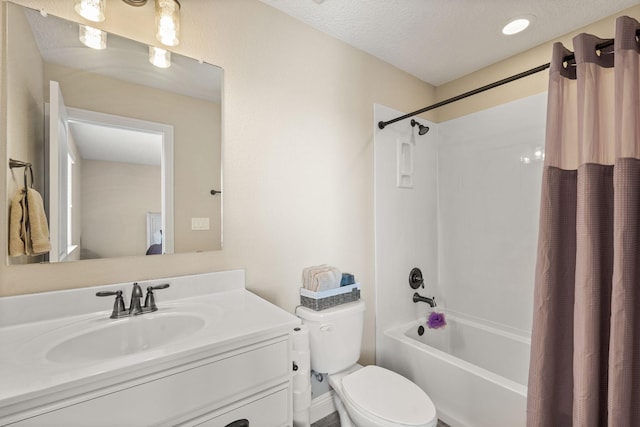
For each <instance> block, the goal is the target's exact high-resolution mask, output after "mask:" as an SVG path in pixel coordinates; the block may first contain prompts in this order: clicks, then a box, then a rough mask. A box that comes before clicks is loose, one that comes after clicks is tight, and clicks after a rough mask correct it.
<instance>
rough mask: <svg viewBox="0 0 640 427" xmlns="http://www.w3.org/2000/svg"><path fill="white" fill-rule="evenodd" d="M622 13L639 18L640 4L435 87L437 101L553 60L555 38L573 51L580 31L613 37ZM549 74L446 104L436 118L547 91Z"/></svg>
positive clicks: (445, 119) (454, 115)
mask: <svg viewBox="0 0 640 427" xmlns="http://www.w3.org/2000/svg"><path fill="white" fill-rule="evenodd" d="M622 15H628V16H632V17H634V18H636V19H640V5H637V6H634V7H631V8H629V9H626V10H623V11H622V12H620V13H618V14H616V15H614V16H610V17H608V18H606V19H603V20H600V21H597V22H595V23H593V24H591V25H588V26H586V27H583V28H580V29H578V30H576V31H573V32H571V33H569V34H566V35H564V36H562V37H559V38H557V39H555V40H552V41H550V42H548V43H545V44H542V45H540V46H537V47H535V48H533V49H530V50H528V51H526V52H523V53H521V54H519V55H515V56H513V57H511V58H508V59H506V60H504V61H501V62H497V63H495V64H493V65H490V66H489V67H486V68H483V69H481V70H479V71H477V72H475V73H471V74H468V75H466V76H464V77H461V78H459V79H457V80H454V81H452V82H449V83H447V84H444V85H442V86H438V87H437V89H436V96H437V99H438V101H442V100H445V99H448V98H451V97H453V96H456V95H459V94H462V93H465V92H468V91H470V90H473V89H476V88H478V87H481V86H484V85H487V84H490V83H493V82H495V81H498V80H501V79H504V78H507V77H509V76H512V75H515V74H518V73H521V72H523V71H526V70H530V69H532V68H535V67H537V66H539V65H542V64H546V63H548V62H549V61H550V59H551V49H552V46H553V43H554V42H556V41H559V42H562V43H563V44H564V45H565V46H567V47H568V48H569V49H571V50H573V43H572V39H573V37H575V36H576V35H578V34H580V33H591V34H595V35H597V36H598V37H600V38H603V39H606V38H613V37H614V35H615V34H614V32H615V18H616V17H618V16H622ZM525 34H526V33H523V36H524V35H525ZM548 77H549V73H548V71H546V70H545V71H542V72H540V73H537V74H534V75H532V76H529V77H525V78H523V79H520V80H517V81H515V82H512V83H507V84H506V85H503V86H500V87H498V88H495V89H490V90H488V91H487V92H484V93H482V94H479V95H474V96H472V97H470V98H467V99H464V100H462V101H458V102H456V103H453V104H450V105H447V106H444V107H442V108H439V109H438V110H437V114H436V119H437V121H438V122H444V121H447V120H451V119H454V118H456V117H461V116H465V115H467V114H471V113H473V112H476V111H481V110H484V109H487V108H490V107H493V106H496V105H500V104H504V103H507V102H510V101H514V100H516V99H520V98H524V97H527V96H530V95H535V94H537V93H540V92H545V91H546V90H547V89H548V88H547V86H548V82H549V79H548Z"/></svg>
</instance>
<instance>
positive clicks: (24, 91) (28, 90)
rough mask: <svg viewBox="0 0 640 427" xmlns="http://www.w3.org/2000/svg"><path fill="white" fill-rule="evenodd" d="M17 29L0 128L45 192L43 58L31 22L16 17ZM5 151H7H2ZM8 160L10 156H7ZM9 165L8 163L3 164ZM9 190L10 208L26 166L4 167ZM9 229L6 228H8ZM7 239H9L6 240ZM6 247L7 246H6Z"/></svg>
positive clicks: (13, 152)
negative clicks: (10, 82) (4, 115)
mask: <svg viewBox="0 0 640 427" xmlns="http://www.w3.org/2000/svg"><path fill="white" fill-rule="evenodd" d="M10 25H12V26H13V27H15V29H16V31H19V32H23V33H24V34H26V35H27V36H26V37H24V38H22V39H20V40H15V41H13V40H12V41H11V44H10V45H9V46H8V48H7V49H8V50H9V51H10V52H11V55H12V56H13V57H14V58H16V61H14V62H12V63H11V64H7V67H6V72H7V74H8V75H11V78H12V79H14V81H15V82H16V84H15V85H12V86H11V87H7V91H6V94H5V96H6V102H7V105H8V106H10V108H8V109H7V114H8V116H9V117H8V120H7V122H6V123H5V126H1V127H0V128H2V129H6V130H7V136H6V144H7V150H6V151H7V157H8V158H12V159H16V160H22V161H23V162H29V163H31V164H33V170H34V172H35V174H34V180H35V183H34V188H35V189H36V190H38V191H39V192H41V193H42V190H43V189H42V184H43V177H42V176H41V175H42V174H40V175H39V174H38V173H37V172H38V171H42V170H43V167H44V163H43V162H44V158H43V155H42V146H43V145H42V143H43V135H42V122H43V121H44V107H43V105H44V104H43V99H42V60H41V59H40V55H39V53H38V47H37V46H36V43H35V40H34V39H33V38H32V37H31V36H30V34H31V32H30V31H29V28H30V27H29V23H28V22H27V21H26V19H16V20H15V21H12V22H11V23H10ZM3 151H4V150H3ZM7 161H8V159H7ZM4 164H5V165H7V162H5V163H4ZM5 171H6V175H5V176H6V179H7V186H3V187H2V188H7V189H8V191H7V193H6V194H5V197H4V198H3V199H4V200H7V201H8V202H9V203H7V204H6V207H7V209H8V207H9V205H10V200H11V198H12V197H13V195H14V194H15V193H16V192H17V191H18V190H19V189H20V188H22V187H23V186H24V168H16V169H9V168H8V167H7V169H5ZM7 214H8V211H7ZM6 229H8V228H5V230H6ZM5 241H6V239H5ZM5 247H6V245H5ZM42 259H43V257H26V256H20V257H12V258H10V261H9V262H10V263H11V264H16V265H17V264H27V263H35V262H39V261H41V260H42Z"/></svg>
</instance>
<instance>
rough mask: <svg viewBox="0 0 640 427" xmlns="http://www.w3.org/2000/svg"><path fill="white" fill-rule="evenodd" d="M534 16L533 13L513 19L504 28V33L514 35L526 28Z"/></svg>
mask: <svg viewBox="0 0 640 427" xmlns="http://www.w3.org/2000/svg"><path fill="white" fill-rule="evenodd" d="M533 19H534V17H533V16H531V15H526V16H519V17H517V18H514V19H512V20H511V21H510V22H509V23H508V24H507V25H505V26H504V27H503V28H502V34H504V35H505V36H512V35H514V34H518V33H520V32H522V31H524V30H526V29H527V28H528V27H529V25H530V24H531V22H533Z"/></svg>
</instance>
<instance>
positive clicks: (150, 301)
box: [143, 283, 169, 312]
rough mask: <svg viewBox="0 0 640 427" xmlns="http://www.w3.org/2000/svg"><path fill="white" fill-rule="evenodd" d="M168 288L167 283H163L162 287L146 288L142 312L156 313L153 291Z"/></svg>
mask: <svg viewBox="0 0 640 427" xmlns="http://www.w3.org/2000/svg"><path fill="white" fill-rule="evenodd" d="M168 287H169V283H163V284H162V285H156V286H148V287H147V296H146V297H145V299H144V307H143V309H144V311H146V312H150V311H156V310H158V307H157V306H156V298H155V296H154V294H153V291H154V290H156V289H167V288H168Z"/></svg>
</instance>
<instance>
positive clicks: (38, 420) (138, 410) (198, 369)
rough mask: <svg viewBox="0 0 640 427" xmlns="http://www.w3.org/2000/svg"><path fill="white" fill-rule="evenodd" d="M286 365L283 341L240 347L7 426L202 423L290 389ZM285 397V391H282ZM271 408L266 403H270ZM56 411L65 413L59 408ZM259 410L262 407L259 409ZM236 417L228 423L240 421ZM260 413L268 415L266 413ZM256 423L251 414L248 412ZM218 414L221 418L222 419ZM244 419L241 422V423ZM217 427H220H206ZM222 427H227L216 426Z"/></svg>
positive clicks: (285, 340) (277, 412)
mask: <svg viewBox="0 0 640 427" xmlns="http://www.w3.org/2000/svg"><path fill="white" fill-rule="evenodd" d="M290 369H291V362H290V360H289V341H288V336H281V337H278V338H274V339H270V340H266V341H262V342H259V343H255V344H251V345H247V346H243V347H240V348H237V349H235V350H232V351H229V352H226V353H223V354H219V355H217V356H214V357H211V358H208V359H205V360H203V361H201V362H199V363H198V365H197V366H193V365H191V366H187V365H185V366H183V367H182V368H181V369H180V371H177V372H176V371H173V370H172V372H167V373H166V376H161V377H160V378H156V379H153V380H150V381H149V380H147V381H145V380H144V379H143V380H142V381H143V382H142V383H140V382H139V381H140V380H138V381H136V382H137V384H131V383H125V384H122V385H121V386H120V387H121V389H120V390H118V391H115V392H110V393H108V394H105V395H102V396H99V397H94V398H90V397H88V396H87V398H86V400H84V401H80V402H68V403H64V402H61V403H60V404H58V405H57V406H58V408H59V409H58V408H56V409H53V408H52V410H51V411H50V412H45V413H41V414H38V415H36V416H30V417H29V415H27V414H25V418H26V419H23V420H21V421H18V422H17V423H15V424H11V425H12V426H16V427H17V426H20V427H27V426H29V427H54V426H64V427H87V426H92V427H116V426H175V425H190V426H193V425H196V422H193V421H192V422H189V423H188V424H183V423H184V422H185V420H187V419H191V420H194V419H198V420H200V419H202V418H201V414H212V415H213V414H214V413H216V414H218V413H220V410H221V409H222V408H225V407H230V406H231V405H232V403H233V402H238V401H243V400H250V399H252V398H253V399H256V398H257V397H258V396H259V395H262V394H264V393H262V392H264V391H265V390H271V389H274V388H275V387H277V385H278V384H280V385H282V384H283V381H286V383H285V384H286V387H288V385H289V378H290ZM285 390H288V388H286V389H285ZM285 394H286V395H287V396H288V391H285ZM281 398H282V394H277V393H276V395H275V396H274V397H273V398H272V399H267V400H265V402H267V403H265V404H267V406H269V405H270V404H271V403H273V402H276V403H278V402H280V403H278V405H280V406H277V405H276V403H273V408H274V409H275V408H276V406H277V407H278V408H280V407H281ZM269 402H271V403H269ZM61 405H64V406H66V407H62V408H60V406H61ZM258 407H262V406H260V405H258ZM286 408H288V406H286V407H285V410H284V411H280V410H274V411H273V412H274V413H273V416H274V417H277V416H280V417H282V416H284V417H287V418H285V420H286V419H288V416H289V413H290V410H287V409H286ZM241 413H242V411H240V412H237V414H238V415H237V416H235V415H234V416H235V418H233V416H230V418H225V419H229V421H228V422H227V424H228V423H230V422H232V421H234V420H237V419H241V418H243V417H241V416H240V415H239V414H241ZM265 413H270V411H267V412H265ZM250 414H253V415H252V418H254V419H255V413H254V412H251V413H250ZM224 415H225V414H222V415H221V416H224ZM245 418H246V417H245ZM211 425H216V426H217V425H219V424H211ZM220 425H222V426H225V425H226V424H220ZM254 425H256V426H259V425H264V426H269V427H275V426H281V425H283V424H282V423H279V422H275V423H274V424H271V423H267V424H264V423H262V422H261V421H258V420H257V419H255V423H251V427H254Z"/></svg>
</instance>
